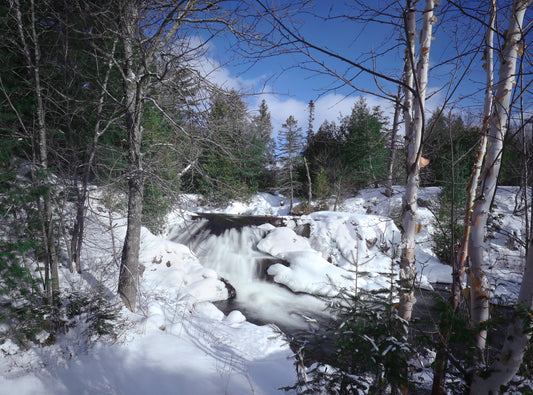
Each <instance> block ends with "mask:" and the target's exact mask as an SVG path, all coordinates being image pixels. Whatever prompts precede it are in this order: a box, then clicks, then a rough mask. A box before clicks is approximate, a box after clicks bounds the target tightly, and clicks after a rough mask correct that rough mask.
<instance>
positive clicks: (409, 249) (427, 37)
mask: <svg viewBox="0 0 533 395" xmlns="http://www.w3.org/2000/svg"><path fill="white" fill-rule="evenodd" d="M416 4H417V1H410V0H407V6H406V17H405V19H406V22H405V26H406V34H407V51H406V52H407V53H406V66H405V86H406V89H405V93H404V121H405V140H406V161H405V165H406V171H407V185H406V187H405V194H404V196H403V201H402V228H403V231H402V251H401V258H400V284H401V287H402V289H401V290H400V304H399V308H398V314H399V316H400V318H402V319H403V320H405V321H409V320H410V319H411V314H412V312H413V306H414V304H415V303H416V298H415V296H414V282H415V277H416V266H415V262H416V259H415V245H416V241H415V236H416V233H417V232H416V228H417V215H416V214H417V198H418V187H419V183H420V168H421V166H423V165H424V164H425V161H424V158H423V157H422V156H421V152H422V137H423V129H424V110H425V103H426V91H427V86H428V69H429V52H430V48H431V41H432V32H433V24H434V23H435V22H436V18H435V17H434V15H433V11H434V8H435V2H434V1H433V0H426V4H425V8H424V21H423V26H422V33H421V36H420V45H421V47H420V53H419V58H418V63H417V66H416V74H415V68H414V62H415V60H414V57H415V37H416ZM413 88H415V89H416V97H414V95H413Z"/></svg>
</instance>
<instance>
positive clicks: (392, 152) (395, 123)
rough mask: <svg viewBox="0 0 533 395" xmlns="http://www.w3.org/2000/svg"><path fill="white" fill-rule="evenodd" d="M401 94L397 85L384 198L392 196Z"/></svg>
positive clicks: (399, 86)
mask: <svg viewBox="0 0 533 395" xmlns="http://www.w3.org/2000/svg"><path fill="white" fill-rule="evenodd" d="M401 94H402V86H401V85H398V94H397V95H396V100H395V103H394V119H393V121H392V131H391V138H390V139H391V140H390V148H389V159H388V163H387V181H386V183H385V196H387V197H391V196H392V174H393V171H394V157H395V156H396V136H397V134H398V126H399V124H400V111H401V102H400V96H401Z"/></svg>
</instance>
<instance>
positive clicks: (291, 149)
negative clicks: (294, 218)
mask: <svg viewBox="0 0 533 395" xmlns="http://www.w3.org/2000/svg"><path fill="white" fill-rule="evenodd" d="M301 131H302V128H301V127H298V122H297V121H296V119H295V118H294V117H293V116H292V115H291V116H289V118H287V120H286V121H285V123H284V124H283V125H282V129H281V130H280V132H279V135H278V141H279V145H278V147H279V161H280V164H281V166H282V167H281V185H280V187H281V188H280V189H281V191H282V192H288V193H289V196H290V206H289V212H292V208H293V204H294V194H295V191H296V190H297V189H298V187H299V185H300V182H299V181H298V179H297V175H296V172H297V168H298V165H299V164H300V163H301V159H302V157H301V151H302V149H303V137H302V134H301Z"/></svg>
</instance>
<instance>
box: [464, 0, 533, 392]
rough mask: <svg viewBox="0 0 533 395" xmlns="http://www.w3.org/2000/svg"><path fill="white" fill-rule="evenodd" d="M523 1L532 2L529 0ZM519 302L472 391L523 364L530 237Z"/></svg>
mask: <svg viewBox="0 0 533 395" xmlns="http://www.w3.org/2000/svg"><path fill="white" fill-rule="evenodd" d="M522 3H523V4H524V3H528V4H529V1H528V2H522ZM517 8H518V7H517ZM525 8H526V7H525V6H524V9H525ZM518 303H519V306H518V307H517V309H516V311H515V314H514V318H513V320H512V321H511V323H510V324H509V326H508V327H507V335H506V336H505V342H504V344H503V347H502V349H501V351H500V355H499V356H498V358H497V359H496V360H495V361H494V362H493V363H492V364H491V365H490V367H489V369H488V375H486V376H483V378H482V377H481V376H477V377H475V378H474V381H473V382H472V385H471V387H470V393H471V394H498V393H499V392H500V387H501V386H502V385H506V384H507V383H509V381H511V379H512V378H513V377H514V376H515V374H516V372H518V369H519V368H520V365H521V364H522V360H523V358H524V352H525V350H526V347H527V346H528V344H529V339H530V337H531V335H530V334H529V333H527V332H526V331H525V330H524V328H525V327H526V325H525V324H526V320H527V321H529V320H531V318H530V317H527V314H529V313H528V312H527V311H526V310H525V308H527V309H529V310H532V309H533V238H532V239H530V240H529V246H528V253H527V258H526V267H525V269H524V275H523V277H522V284H521V286H520V294H519V296H518ZM525 317H527V318H525Z"/></svg>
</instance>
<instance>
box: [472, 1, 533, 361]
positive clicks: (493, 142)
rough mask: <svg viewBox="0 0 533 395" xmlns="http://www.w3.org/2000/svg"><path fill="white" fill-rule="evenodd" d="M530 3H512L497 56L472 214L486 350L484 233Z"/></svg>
mask: <svg viewBox="0 0 533 395" xmlns="http://www.w3.org/2000/svg"><path fill="white" fill-rule="evenodd" d="M530 4H531V0H515V1H514V3H513V8H512V11H511V15H510V18H509V25H508V28H507V30H506V34H505V42H504V45H503V48H502V52H501V55H500V69H499V76H498V82H497V84H496V86H495V89H496V94H495V97H494V102H493V107H492V113H491V116H490V121H489V130H488V135H487V143H486V144H487V152H486V156H485V160H484V163H483V168H482V170H481V175H480V190H479V193H478V196H477V198H476V203H475V205H474V208H473V212H472V228H471V235H470V240H469V243H468V250H469V256H470V271H471V284H470V316H471V319H472V321H473V323H474V324H475V325H477V326H478V327H479V332H478V334H477V339H476V345H477V347H478V349H479V351H483V350H484V349H485V345H486V340H487V330H486V328H483V325H484V324H485V323H486V322H487V320H488V319H489V317H490V312H489V308H490V303H489V292H490V289H489V283H488V278H487V272H488V270H489V268H488V262H487V261H486V260H484V258H483V246H484V239H485V234H486V231H487V220H488V215H489V211H490V205H491V202H492V200H493V198H494V194H495V193H496V186H497V181H498V173H499V170H500V166H501V161H502V152H503V141H504V138H505V135H506V132H507V121H508V116H509V109H510V105H511V93H512V90H513V85H514V83H515V70H516V61H517V58H518V56H519V50H520V46H521V45H523V42H522V22H523V19H524V14H525V11H526V9H527V7H528V6H529V5H530Z"/></svg>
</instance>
